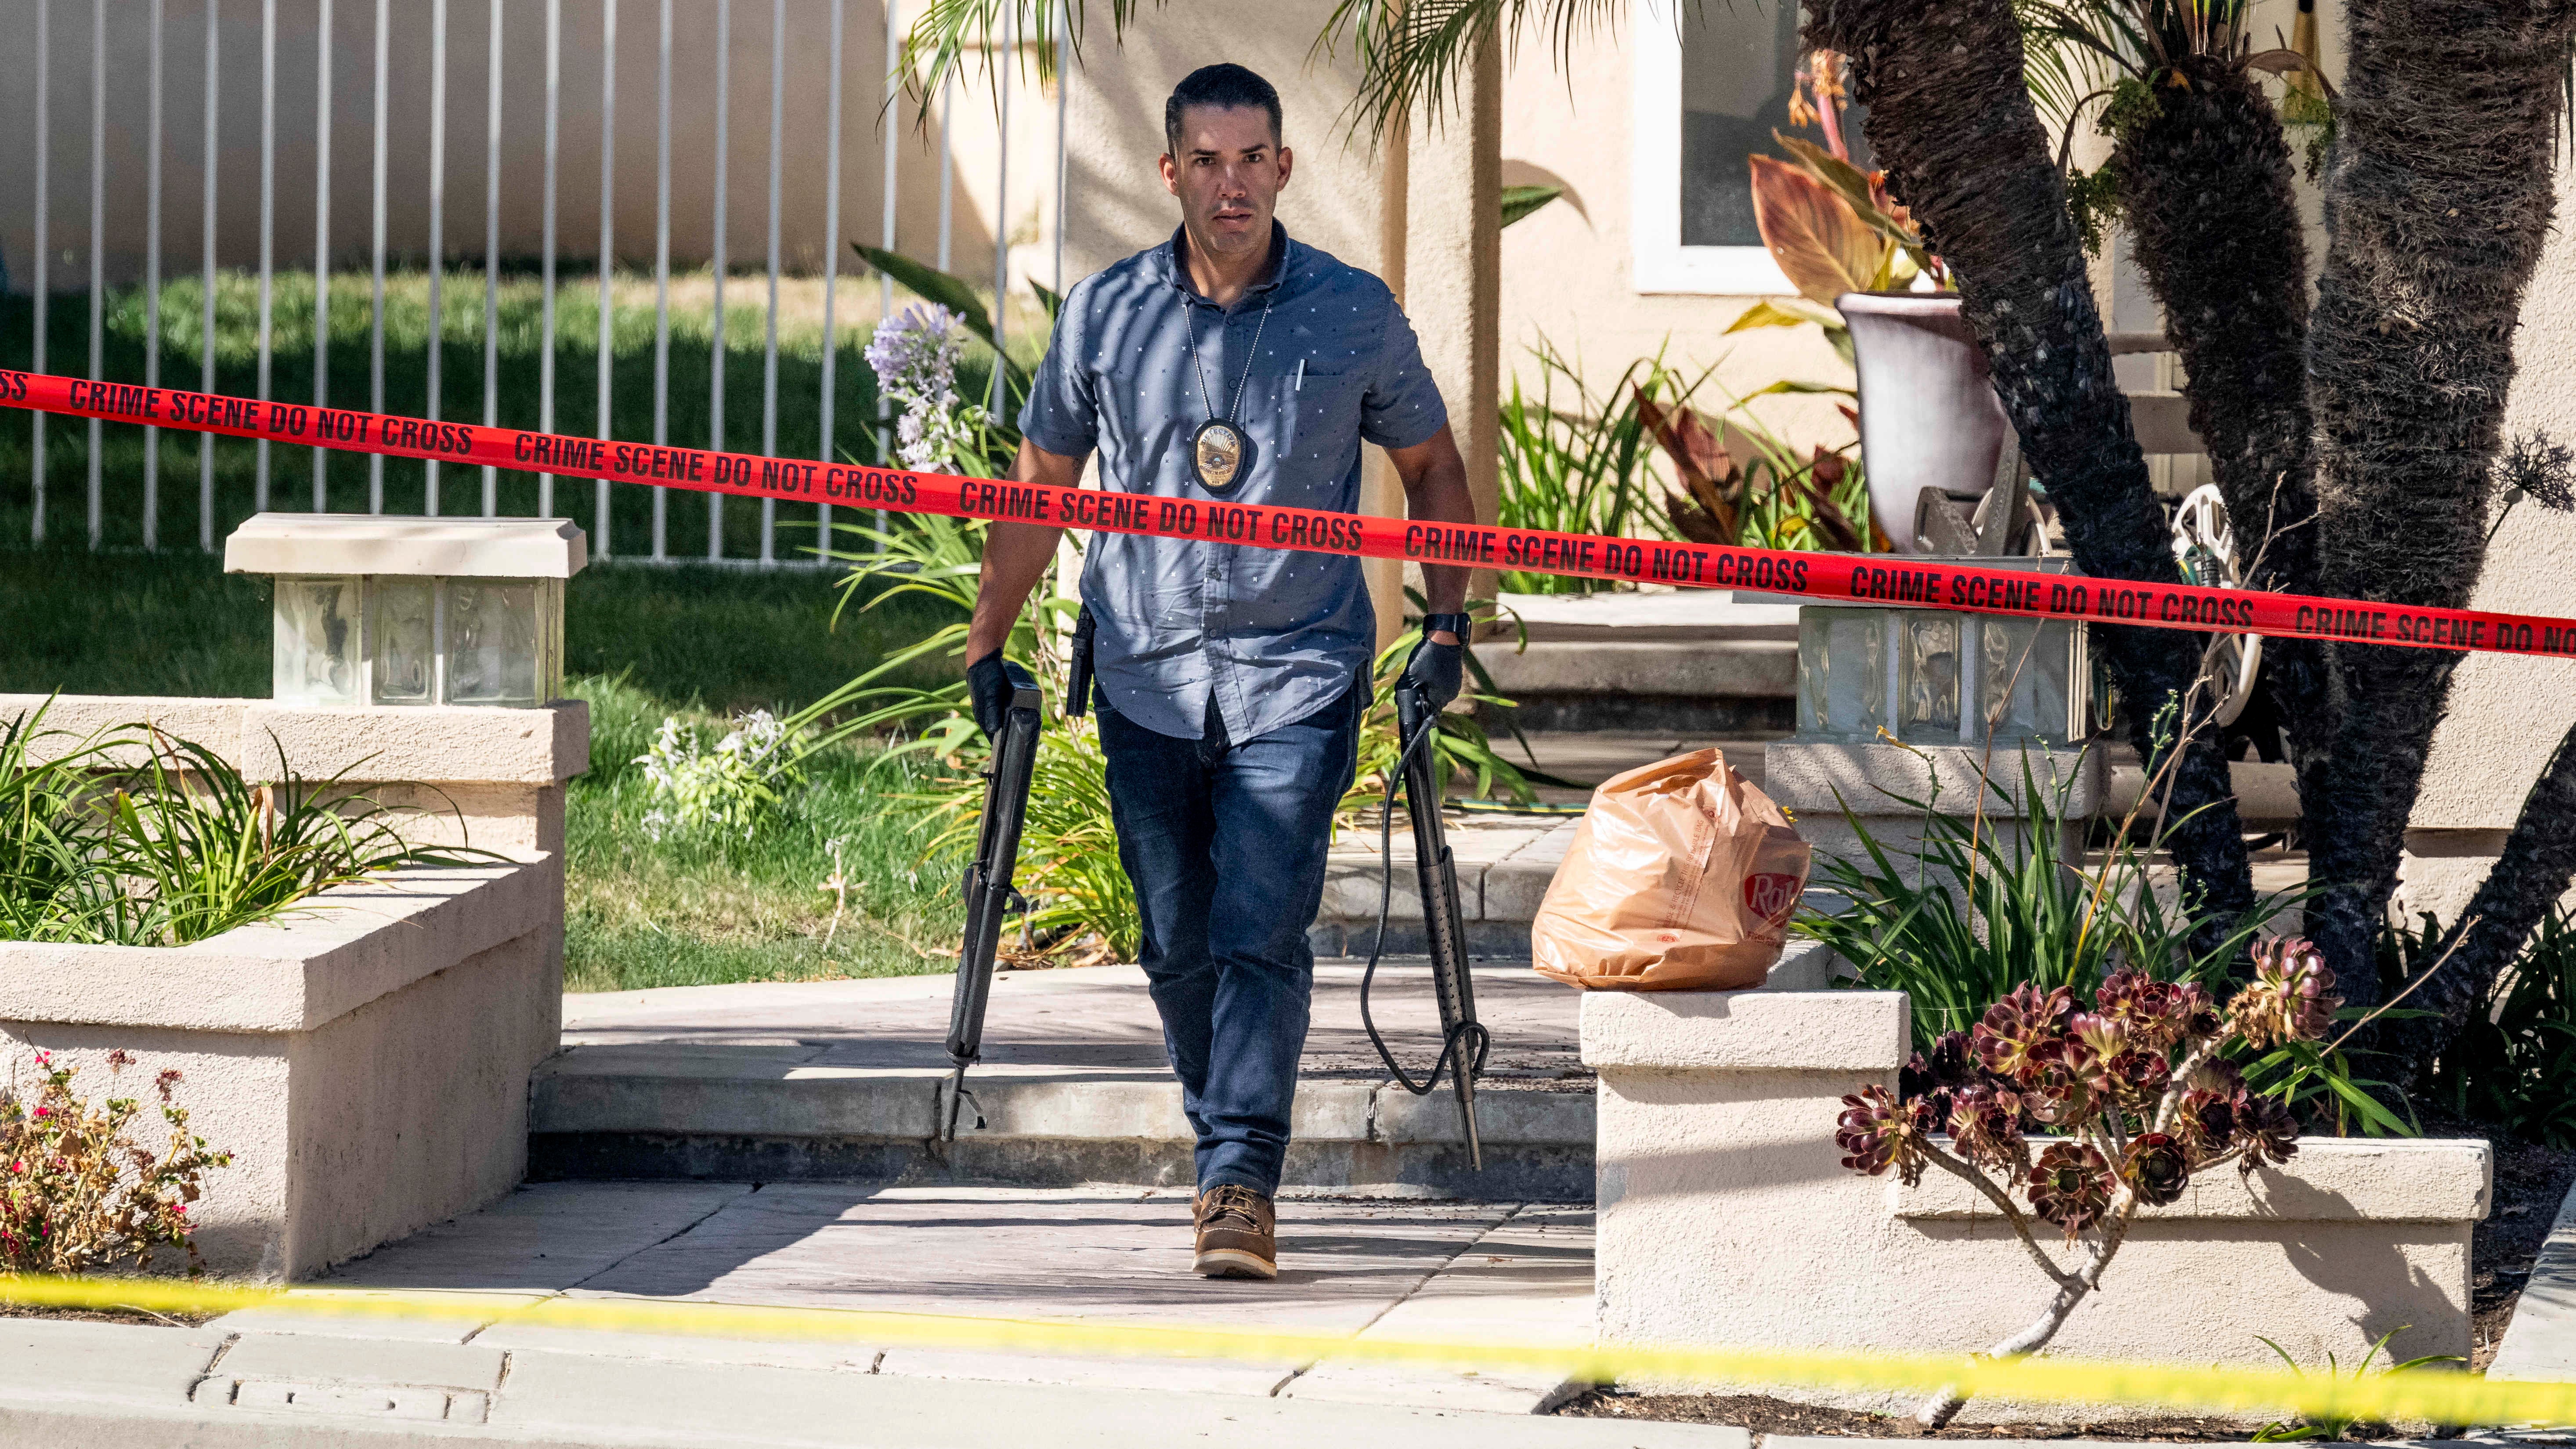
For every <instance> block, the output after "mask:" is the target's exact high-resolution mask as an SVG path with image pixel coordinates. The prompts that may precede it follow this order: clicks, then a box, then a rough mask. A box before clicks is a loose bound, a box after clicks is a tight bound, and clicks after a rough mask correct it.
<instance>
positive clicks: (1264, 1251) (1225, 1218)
mask: <svg viewBox="0 0 2576 1449" xmlns="http://www.w3.org/2000/svg"><path fill="white" fill-rule="evenodd" d="M1198 1224H1199V1250H1198V1257H1197V1259H1196V1260H1195V1261H1194V1262H1192V1263H1191V1264H1190V1270H1191V1271H1192V1272H1195V1273H1199V1274H1202V1275H1204V1276H1206V1277H1210V1278H1276V1277H1278V1276H1279V1241H1278V1220H1277V1218H1276V1217H1274V1216H1273V1215H1272V1213H1271V1210H1270V1199H1268V1198H1266V1197H1263V1196H1262V1195H1261V1194H1259V1193H1257V1192H1254V1191H1253V1190H1252V1189H1251V1188H1248V1187H1238V1186H1236V1185H1235V1184H1233V1183H1225V1184H1222V1185H1220V1186H1217V1187H1212V1188H1209V1189H1208V1190H1207V1191H1205V1192H1203V1193H1200V1194H1199V1200H1198Z"/></svg>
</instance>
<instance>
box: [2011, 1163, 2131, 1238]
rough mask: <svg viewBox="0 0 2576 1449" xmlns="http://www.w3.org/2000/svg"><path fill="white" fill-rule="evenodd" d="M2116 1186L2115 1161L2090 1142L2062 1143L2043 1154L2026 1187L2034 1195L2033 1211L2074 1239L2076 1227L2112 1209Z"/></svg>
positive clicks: (2088, 1222)
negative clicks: (2108, 1159) (2113, 1193)
mask: <svg viewBox="0 0 2576 1449" xmlns="http://www.w3.org/2000/svg"><path fill="white" fill-rule="evenodd" d="M2116 1186H2117V1183H2116V1182H2115V1181H2114V1180H2113V1178H2112V1176H2111V1164H2110V1163H2109V1162H2107V1161H2104V1160H2103V1157H2102V1154H2101V1153H2099V1152H2097V1151H2095V1150H2094V1149H2093V1148H2092V1146H2091V1145H2090V1144H2088V1143H2082V1142H2058V1143H2053V1144H2051V1145H2050V1146H2049V1148H2048V1149H2047V1150H2046V1151H2044V1152H2042V1153H2040V1154H2039V1161H2038V1162H2036V1163H2034V1164H2032V1166H2031V1169H2030V1182H2029V1183H2028V1185H2027V1186H2026V1187H2025V1189H2024V1190H2025V1191H2026V1192H2028V1193H2029V1195H2030V1207H2031V1211H2033V1212H2035V1213H2037V1214H2039V1215H2040V1216H2041V1217H2043V1218H2046V1219H2047V1220H2048V1221H2050V1222H2052V1223H2055V1224H2057V1225H2058V1226H2060V1227H2062V1228H2064V1229H2066V1235H2067V1237H2069V1238H2072V1237H2074V1236H2075V1231H2076V1229H2078V1228H2083V1227H2088V1226H2090V1225H2091V1224H2092V1223H2094V1222H2095V1221H2097V1220H2098V1219H2100V1218H2101V1216H2102V1214H2104V1213H2106V1212H2108V1211H2110V1208H2111V1192H2112V1189H2113V1188H2114V1187H2116Z"/></svg>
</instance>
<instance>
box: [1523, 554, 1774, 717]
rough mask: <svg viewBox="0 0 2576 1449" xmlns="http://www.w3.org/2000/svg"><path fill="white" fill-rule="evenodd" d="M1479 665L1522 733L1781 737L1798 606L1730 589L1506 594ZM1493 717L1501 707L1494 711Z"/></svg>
mask: <svg viewBox="0 0 2576 1449" xmlns="http://www.w3.org/2000/svg"><path fill="white" fill-rule="evenodd" d="M1502 602H1503V606H1504V632H1503V633H1501V634H1500V635H1498V636H1497V637H1494V638H1491V639H1487V640H1485V641H1482V642H1480V643H1479V644H1478V645H1477V648H1476V658H1477V661H1478V662H1479V663H1481V664H1483V665H1484V667H1485V669H1486V671H1487V672H1488V673H1489V674H1490V675H1492V677H1493V681H1494V687H1495V690H1496V692H1498V693H1500V694H1501V695H1502V696H1503V697H1504V698H1506V699H1509V700H1511V701H1513V702H1514V703H1515V704H1516V705H1517V706H1518V708H1517V709H1515V710H1513V711H1511V716H1512V719H1513V720H1514V722H1515V723H1517V724H1518V725H1519V726H1520V727H1521V728H1522V729H1524V730H1679V731H1683V732H1695V733H1699V734H1703V735H1706V734H1714V733H1726V732H1740V731H1745V730H1786V729H1788V728H1790V727H1791V726H1792V725H1794V724H1795V722H1796V721H1795V701H1796V698H1797V689H1798V611H1797V609H1796V608H1794V607H1788V606H1783V605H1779V604H1751V603H1739V602H1737V601H1736V597H1735V595H1734V594H1732V593H1731V592H1729V591H1726V590H1722V589H1693V590H1682V591H1677V592H1672V593H1660V594H1649V593H1625V592H1622V593H1599V594H1554V595H1550V594H1511V595H1505V596H1504V598H1503V601H1502ZM1495 713H1496V714H1497V716H1498V717H1499V715H1500V714H1501V712H1500V711H1496V712H1495Z"/></svg>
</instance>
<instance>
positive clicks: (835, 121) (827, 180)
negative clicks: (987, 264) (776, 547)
mask: <svg viewBox="0 0 2576 1449" xmlns="http://www.w3.org/2000/svg"><path fill="white" fill-rule="evenodd" d="M831 6H832V56H831V65H832V76H831V80H830V83H829V84H828V85H827V86H826V87H825V99H824V102H823V105H824V108H825V109H826V110H829V111H830V112H831V113H832V129H831V132H830V135H829V137H828V138H827V139H826V140H825V141H824V143H823V173H824V178H823V399H822V416H821V417H820V418H819V419H817V420H816V425H815V431H816V433H817V435H818V436H817V437H816V439H815V444H814V456H815V457H817V458H820V459H822V460H823V462H824V463H825V464H826V465H827V466H828V465H829V464H830V463H831V462H832V461H833V450H832V409H833V404H834V403H836V402H837V401H838V400H839V399H838V398H837V397H836V396H835V395H834V378H835V373H836V370H837V366H836V365H837V364H838V362H839V360H840V356H839V347H840V343H839V340H838V337H837V334H836V333H835V330H834V327H833V323H834V321H835V320H836V316H835V308H836V306H837V304H838V303H839V301H840V295H839V294H840V290H841V20H842V12H843V11H844V9H845V8H846V0H831ZM887 124H888V125H892V124H893V118H892V117H888V118H887ZM831 548H832V505H831V504H829V503H818V504H816V505H814V562H815V564H816V566H818V567H820V566H821V565H822V564H823V563H824V561H825V560H824V555H825V554H827V553H829V552H830V551H831Z"/></svg>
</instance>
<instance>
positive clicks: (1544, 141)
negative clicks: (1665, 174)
mask: <svg viewBox="0 0 2576 1449" xmlns="http://www.w3.org/2000/svg"><path fill="white" fill-rule="evenodd" d="M1669 23H1670V21H1669V20H1668V19H1666V20H1658V19H1656V18H1655V17H1654V16H1653V15H1652V14H1651V13H1650V9H1649V7H1645V6H1637V7H1634V13H1632V14H1631V15H1630V16H1629V17H1628V18H1626V19H1624V20H1622V21H1621V22H1620V23H1619V25H1618V26H1617V27H1615V28H1602V29H1597V30H1595V31H1593V32H1592V33H1590V34H1588V35H1586V36H1585V37H1584V38H1583V39H1581V40H1580V41H1578V42H1577V43H1576V45H1575V46H1574V48H1573V50H1572V52H1571V55H1570V57H1569V62H1570V63H1569V64H1567V65H1566V66H1564V67H1563V68H1561V69H1560V67H1559V66H1558V64H1557V61H1558V57H1557V54H1556V52H1555V50H1554V49H1553V48H1552V47H1551V46H1550V45H1549V44H1548V43H1547V40H1546V39H1545V37H1543V36H1541V37H1532V38H1530V39H1528V40H1527V41H1526V42H1525V43H1524V44H1523V45H1522V46H1521V47H1520V48H1519V50H1518V51H1517V52H1516V53H1515V54H1514V55H1512V56H1511V57H1510V58H1509V59H1508V60H1507V62H1506V66H1507V69H1506V80H1505V82H1504V90H1503V176H1502V179H1503V184H1504V185H1506V186H1521V185H1553V186H1563V187H1565V188H1566V194H1565V196H1564V197H1563V198H1562V199H1560V200H1558V201H1556V202H1553V203H1551V204H1550V205H1548V206H1546V207H1544V208H1542V209H1541V210H1539V211H1537V212H1535V213H1533V214H1532V215H1531V216H1530V217H1529V218H1528V219H1526V220H1524V221H1522V222H1520V223H1518V224H1517V225H1515V226H1513V227H1512V228H1510V229H1509V230H1507V231H1505V232H1504V233H1503V240H1502V258H1503V287H1502V311H1501V315H1500V319H1499V322H1498V332H1499V336H1500V340H1501V344H1502V353H1503V356H1502V367H1503V372H1504V374H1505V375H1506V376H1507V377H1508V376H1511V375H1515V374H1517V375H1519V376H1520V377H1522V378H1523V379H1524V381H1525V383H1529V382H1534V381H1535V378H1536V376H1537V369H1536V367H1535V364H1534V362H1533V360H1532V358H1531V356H1530V349H1531V348H1533V347H1535V346H1536V345H1538V343H1539V342H1540V341H1541V340H1542V339H1544V340H1545V341H1546V342H1548V343H1549V344H1551V345H1553V346H1554V347H1555V348H1556V349H1557V350H1558V351H1559V352H1562V353H1564V354H1565V355H1566V356H1567V357H1569V358H1575V359H1579V360H1580V362H1581V364H1582V368H1583V371H1584V374H1585V376H1586V378H1587V380H1588V381H1589V382H1590V383H1591V385H1592V386H1593V387H1594V388H1596V389H1606V388H1607V387H1608V386H1609V385H1610V384H1611V383H1612V382H1614V381H1615V380H1616V379H1617V378H1618V376H1619V374H1620V372H1621V371H1622V370H1623V369H1624V368H1626V367H1627V365H1628V364H1629V363H1631V362H1633V361H1635V360H1637V359H1638V358H1641V357H1651V356H1653V355H1654V354H1655V353H1656V352H1657V351H1658V350H1663V351H1664V353H1665V360H1666V361H1667V362H1669V363H1671V364H1673V365H1676V366H1684V367H1688V368H1689V369H1690V370H1691V371H1692V372H1694V373H1696V372H1697V371H1698V370H1699V369H1701V368H1705V367H1708V366H1710V365H1711V364H1715V365H1716V369H1717V370H1716V372H1715V374H1714V375H1713V376H1712V377H1711V378H1710V379H1709V382H1708V385H1707V388H1706V390H1704V391H1703V393H1702V394H1701V401H1702V402H1703V403H1716V402H1718V401H1720V400H1721V399H1722V397H1723V396H1725V395H1734V396H1741V395H1743V394H1746V393H1749V392H1752V391H1753V390H1755V389H1757V388H1760V387H1763V386H1766V385H1768V384H1770V383H1773V382H1777V381H1779V380H1780V379H1782V378H1801V379H1810V380H1814V381H1819V382H1845V383H1847V382H1849V381H1850V380H1851V370H1850V369H1849V368H1847V367H1845V366H1844V365H1843V364H1842V361H1841V359H1839V358H1837V357H1836V356H1835V355H1834V352H1833V349H1832V348H1831V347H1830V346H1828V345H1826V343H1825V340H1824V334H1823V333H1822V332H1821V331H1820V330H1819V329H1817V328H1814V327H1800V328H1795V329H1783V328H1764V329H1761V330H1759V331H1753V332H1745V333H1739V334H1737V335H1735V336H1732V337H1728V336H1724V335H1722V334H1723V333H1724V332H1725V330H1726V328H1727V326H1728V324H1730V323H1732V322H1733V321H1734V320H1735V319H1736V317H1737V316H1738V315H1740V314H1741V313H1742V312H1743V311H1744V309H1745V308H1746V307H1748V306H1750V305H1752V303H1753V301H1754V299H1753V298H1751V297H1720V296H1691V295H1681V294H1649V293H1643V292H1640V291H1638V290H1637V286H1636V280H1635V276H1634V269H1633V267H1632V265H1631V251H1632V249H1631V237H1630V231H1629V203H1630V192H1629V188H1630V187H1631V186H1632V185H1635V184H1637V179H1636V178H1635V177H1634V176H1633V175H1632V174H1631V169H1632V168H1631V158H1632V156H1633V154H1634V149H1635V137H1634V130H1635V124H1634V119H1633V114H1632V108H1633V102H1632V100H1631V96H1630V74H1631V71H1632V69H1633V59H1632V47H1634V46H1636V45H1639V44H1644V43H1648V42H1647V41H1646V39H1645V34H1646V32H1645V27H1650V26H1655V25H1669ZM1664 43H1667V44H1668V43H1670V42H1669V41H1665V42H1664ZM1674 124H1676V125H1679V124H1680V122H1679V119H1678V118H1676V119H1675V122H1674ZM1674 184H1678V183H1677V182H1676V183H1674ZM1760 412H1761V415H1762V416H1763V417H1764V419H1765V420H1766V421H1768V422H1770V423H1771V424H1772V425H1773V426H1775V427H1779V428H1783V429H1786V430H1789V431H1790V432H1792V433H1793V434H1794V435H1796V436H1799V437H1801V438H1804V439H1808V440H1811V441H1826V442H1841V441H1844V440H1847V439H1848V438H1849V437H1850V436H1851V430H1850V429H1849V427H1847V426H1846V425H1845V424H1844V423H1843V421H1842V419H1841V418H1840V417H1839V416H1837V415H1836V414H1835V412H1834V410H1833V407H1832V404H1831V403H1830V402H1829V401H1826V400H1822V399H1816V398H1774V399H1766V400H1765V401H1764V402H1763V403H1762V404H1761V405H1760Z"/></svg>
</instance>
